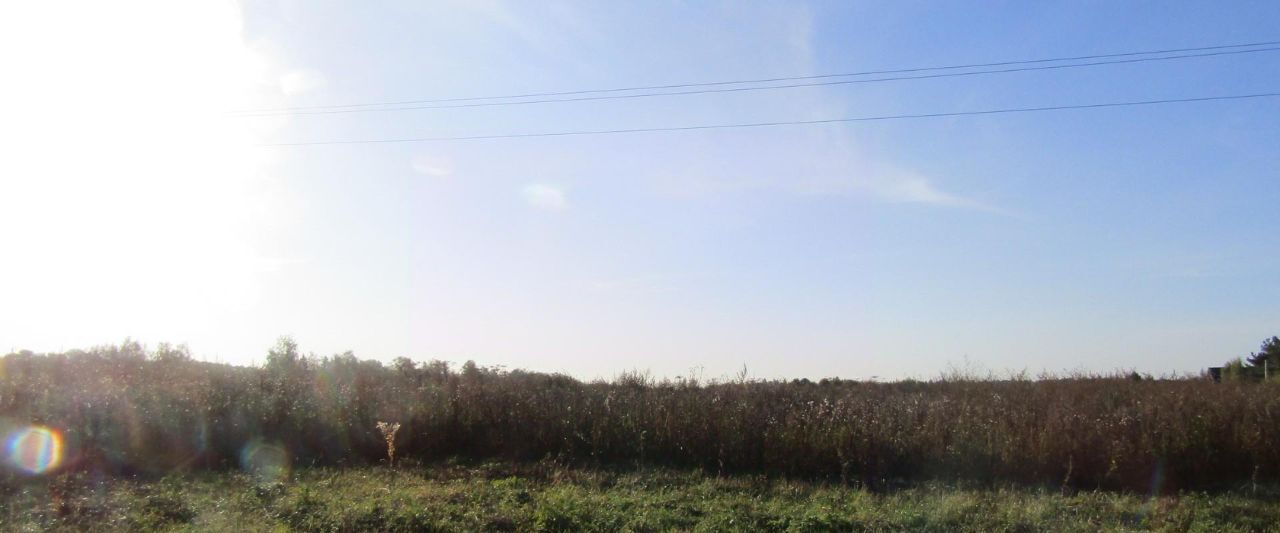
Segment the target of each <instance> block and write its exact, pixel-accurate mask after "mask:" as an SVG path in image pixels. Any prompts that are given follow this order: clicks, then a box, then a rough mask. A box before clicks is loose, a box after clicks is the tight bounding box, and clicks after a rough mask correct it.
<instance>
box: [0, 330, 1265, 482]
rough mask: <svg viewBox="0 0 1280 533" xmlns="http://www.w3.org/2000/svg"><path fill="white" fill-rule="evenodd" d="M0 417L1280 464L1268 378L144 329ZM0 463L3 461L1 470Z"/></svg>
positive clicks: (1066, 464) (240, 465) (539, 441)
mask: <svg viewBox="0 0 1280 533" xmlns="http://www.w3.org/2000/svg"><path fill="white" fill-rule="evenodd" d="M2 375H3V380H2V381H0V414H3V416H4V417H5V420H4V422H3V424H4V425H5V426H6V428H7V429H6V428H0V429H4V430H5V431H6V432H9V431H12V430H13V429H14V428H23V427H31V426H32V425H39V426H44V427H48V428H52V430H55V431H56V432H59V433H60V434H61V435H62V436H63V437H64V438H65V446H64V447H63V450H62V453H63V455H65V459H64V460H63V461H61V463H60V464H59V465H58V469H59V470H61V471H64V472H87V473H104V474H111V475H117V474H167V473H171V472H175V471H179V470H206V469H213V470H231V469H245V470H248V471H250V472H253V473H255V474H257V475H259V476H262V477H265V478H270V477H273V476H274V477H280V476H283V475H285V474H287V472H288V468H289V467H290V466H293V467H299V466H359V465H368V464H375V463H378V462H380V461H384V460H385V457H386V444H385V442H384V441H383V439H382V436H381V435H380V434H379V432H378V431H377V429H376V423H377V422H378V421H383V420H385V421H393V422H399V423H400V424H401V425H402V428H401V429H400V431H399V433H398V435H397V437H396V457H397V459H407V460H410V461H413V460H418V461H430V460H438V459H440V458H445V457H454V456H457V457H463V458H472V459H476V458H493V459H499V460H504V461H505V460H513V461H538V460H552V461H555V462H556V463H558V464H564V465H578V466H609V465H614V466H617V465H627V466H637V465H651V466H673V467H691V468H699V469H702V470H703V471H706V472H709V473H714V474H719V473H725V474H728V473H733V474H746V475H753V474H767V475H770V476H772V477H779V476H781V477H788V478H792V479H806V480H809V481H834V482H845V483H847V484H850V485H856V486H860V487H864V488H868V489H871V490H881V489H887V488H893V487H895V486H897V485H898V484H901V483H904V482H917V481H922V480H947V481H964V482H970V483H979V484H997V483H1001V482H1019V483H1031V484H1038V485H1047V486H1050V487H1054V488H1055V490H1056V488H1059V487H1066V488H1085V489H1094V488H1117V489H1133V490H1140V491H1143V492H1148V491H1170V490H1176V489H1188V488H1215V489H1217V488H1232V487H1234V488H1239V487H1243V486H1250V485H1251V484H1254V483H1257V482H1259V481H1265V480H1268V479H1276V478H1277V476H1278V475H1280V385H1277V384H1274V383H1214V382H1213V381H1211V380H1207V379H1179V380H1150V379H1128V378H1123V377H1078V378H1071V379H1045V380H1030V379H1006V380H972V379H939V380H937V381H931V382H897V383H867V382H853V381H841V380H823V381H821V382H816V383H815V382H809V381H803V380H802V381H756V380H745V379H742V380H732V381H727V382H710V383H702V382H699V381H698V380H695V379H688V378H686V379H675V380H664V381H655V380H651V379H647V378H645V377H643V376H638V375H623V376H621V377H619V378H617V379H615V380H613V381H611V382H591V383H584V382H580V381H577V380H574V379H572V378H569V377H565V376H560V375H545V374H537V373H529V372H523V371H505V370H500V369H489V368H482V367H478V366H476V365H474V364H471V363H468V364H466V365H464V366H462V367H461V368H460V369H453V368H450V367H449V366H448V365H446V364H444V363H440V362H431V363H426V364H415V363H414V362H411V361H408V360H404V359H401V360H397V361H396V362H395V363H394V364H391V365H384V364H380V363H378V362H375V361H360V360H358V359H356V358H355V357H354V356H352V355H350V354H343V355H338V356H333V357H323V358H315V357H304V356H302V355H301V354H300V353H299V352H298V349H297V347H296V345H294V344H293V343H292V342H291V341H289V340H287V339H286V340H282V341H281V343H280V344H279V345H278V346H276V347H275V348H274V349H272V350H271V352H270V354H269V355H268V357H267V361H266V363H265V364H264V365H262V366H261V367H238V366H230V365H222V364H213V363H207V362H200V361H195V360H192V359H191V358H190V357H189V355H188V354H187V353H186V352H185V351H184V350H181V349H174V348H171V347H168V346H161V347H160V348H158V349H155V350H151V351H146V350H144V349H143V348H142V347H141V346H139V345H137V344H136V343H125V344H123V345H121V346H115V347H105V348H99V349H93V350H88V351H76V352H70V353H65V354H44V355H40V354H32V353H29V352H23V353H15V354H9V355H7V356H5V357H4V359H3V374H2ZM9 470H10V473H9V474H8V475H9V476H13V477H14V479H16V476H19V474H17V473H14V472H13V471H12V470H13V469H9Z"/></svg>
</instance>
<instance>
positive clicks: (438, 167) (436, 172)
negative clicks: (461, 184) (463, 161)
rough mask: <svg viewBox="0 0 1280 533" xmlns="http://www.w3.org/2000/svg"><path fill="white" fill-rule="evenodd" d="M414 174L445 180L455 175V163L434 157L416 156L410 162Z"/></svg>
mask: <svg viewBox="0 0 1280 533" xmlns="http://www.w3.org/2000/svg"><path fill="white" fill-rule="evenodd" d="M409 166H410V167H412V168H413V171H414V172H417V173H419V174H422V175H424V176H431V177H435V178H444V177H448V176H452V175H453V162H452V161H449V159H448V158H444V157H437V156H433V155H426V154H420V155H416V156H414V157H413V159H411V160H410V161H409Z"/></svg>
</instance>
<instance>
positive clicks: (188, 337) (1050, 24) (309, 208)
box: [0, 0, 1280, 378]
mask: <svg viewBox="0 0 1280 533" xmlns="http://www.w3.org/2000/svg"><path fill="white" fill-rule="evenodd" d="M72 4H76V3H72ZM166 4H167V3H166V2H151V3H148V2H124V3H121V4H119V5H116V4H112V5H111V6H106V7H104V6H99V5H94V3H91V2H86V3H80V4H76V5H73V6H70V7H72V8H75V9H77V10H79V12H82V13H83V14H84V15H85V16H84V17H80V18H81V20H80V21H79V22H76V21H68V20H67V19H66V17H65V15H64V13H66V12H67V11H66V10H67V9H68V8H69V7H68V6H63V5H60V4H58V3H52V2H51V3H47V5H46V3H40V5H34V3H33V4H24V5H15V6H12V7H6V8H3V9H4V10H7V11H10V13H9V14H8V15H9V16H0V20H5V21H6V22H0V30H3V31H0V34H3V35H7V37H0V39H6V40H7V41H5V42H0V44H3V45H5V46H4V47H3V48H5V49H6V51H5V52H0V53H3V54H11V55H13V57H7V58H6V59H7V60H10V63H12V64H15V65H16V67H15V69H16V71H17V72H18V73H23V74H25V75H24V76H22V77H21V78H20V79H21V80H22V81H20V82H19V83H17V84H16V85H15V86H14V87H11V88H10V89H9V90H10V91H13V94H12V95H11V96H10V97H9V98H6V99H5V101H6V103H5V104H3V105H5V106H6V108H5V109H4V111H5V112H6V113H7V114H8V115H9V116H11V117H16V119H15V120H13V121H10V122H9V124H10V126H8V127H6V126H0V134H3V140H4V142H5V144H6V145H8V146H11V147H13V146H16V147H18V150H15V154H17V155H15V156H14V157H10V158H7V159H6V162H3V163H0V195H2V196H3V197H4V198H5V200H4V201H5V203H6V205H7V209H6V212H5V214H3V215H0V222H3V223H4V224H3V229H0V245H3V247H4V249H5V250H6V254H5V255H6V257H11V258H21V259H18V260H16V261H15V260H8V261H5V263H6V265H5V266H3V267H0V268H2V269H3V270H0V291H2V292H3V293H5V294H8V298H6V300H7V301H8V302H9V303H7V304H6V306H5V307H6V309H5V310H3V311H0V349H5V348H32V349H37V350H55V349H65V348H72V347H81V346H86V345H91V344H98V343H106V342H116V341H119V340H120V339H122V338H124V337H125V336H131V337H133V338H136V339H140V340H142V341H144V342H147V343H151V344H154V343H157V342H160V341H171V342H187V343H189V344H190V346H191V348H192V350H193V351H194V352H195V353H196V354H197V355H201V356H204V357H208V358H210V359H217V360H222V361H231V362H253V361H256V360H261V358H262V357H263V354H264V353H265V351H266V348H267V347H268V346H269V345H270V344H271V343H272V342H273V341H274V339H275V338H276V337H277V336H280V335H285V334H287V335H292V336H294V337H295V338H296V339H297V340H298V341H299V343H300V344H301V345H302V347H303V349H304V350H309V351H314V352H316V353H318V354H329V353H335V352H340V351H344V350H348V349H350V350H354V351H355V352H356V354H357V355H359V356H362V357H371V358H379V359H383V360H389V359H390V358H392V357H396V356H401V355H404V356H410V357H413V358H417V359H430V358H439V359H445V360H452V361H462V360H466V359H475V360H476V361H477V362H480V363H482V364H493V365H506V366H508V367H520V368H529V369H534V370H544V371H562V372H567V373H570V374H573V375H577V376H581V377H587V378H590V377H608V376H612V375H614V374H616V373H618V372H620V371H624V370H630V369H640V370H649V371H651V372H652V373H654V374H655V375H659V376H663V375H665V376H671V375H679V374H686V373H688V372H690V371H696V372H701V373H703V374H704V375H706V376H709V377H710V376H720V375H728V374H733V373H736V372H737V371H739V370H740V369H741V368H742V367H743V366H745V367H746V368H747V370H748V373H749V374H751V375H753V376H757V377H802V376H805V377H823V376H835V375H839V376H844V377H862V378H866V377H870V376H880V377H882V378H900V377H908V376H914V377H932V376H935V375H937V374H938V373H939V372H941V371H942V370H944V369H945V368H947V366H948V365H951V366H965V365H969V366H974V367H980V368H985V369H992V370H1004V369H1019V370H1021V369H1027V370H1029V371H1031V372H1032V373H1035V372H1038V371H1041V370H1051V371H1062V370H1074V369H1084V370H1092V371H1101V372H1106V371H1111V370H1115V369H1130V368H1134V369H1138V370H1140V371H1148V372H1153V373H1168V372H1188V371H1198V370H1199V369H1201V368H1203V367H1204V366H1209V365H1213V364H1218V363H1221V362H1222V361H1224V360H1225V359H1227V358H1228V357H1233V356H1237V355H1244V354H1247V352H1248V351H1250V350H1255V349H1256V348H1257V345H1258V343H1259V342H1260V341H1261V340H1262V339H1263V338H1264V337H1268V336H1270V335H1275V334H1280V284H1277V282H1276V280H1277V279H1280V252H1278V251H1277V250H1280V231H1278V230H1280V220H1278V219H1280V210H1277V208H1276V200H1275V199H1276V198H1280V150H1277V149H1276V147H1277V146H1280V142H1278V141H1280V99H1259V100H1249V101H1234V102H1212V103H1199V104H1178V105H1168V106H1152V107H1141V108H1120V109H1104V110H1084V111H1062V112H1051V113H1034V114H1018V115H999V116H981V117H952V118H944V119H928V120H925V119H921V120H903V121H889V122H873V123H853V124H838V125H825V126H785V127H776V128H760V129H746V130H714V131H700V132H681V133H646V134H629V135H615V136H595V137H550V138H533V139H506V140H486V141H467V142H458V141H455V142H429V143H407V144H360V145H339V146H309V147H262V146H257V145H259V144H262V143H273V142H295V141H327V140H349V139H385V138H398V137H436V136H466V135H483V134H494V133H525V132H542V131H567V130H577V129H610V128H643V127H663V126H680V125H697V124H720V123H740V122H765V121H787V120H811V119H823V118H831V117H845V116H864V115H882V114H899V113H927V112H945V111H964V110H980V109H994V108H1004V107H1022V106H1040V105H1062V104H1087V103H1096V102H1111V101H1127V100H1149V99H1162V98H1182V97H1197V96H1214V95H1223V94H1246V93H1263V92H1276V91H1278V90H1280V52H1265V53H1254V54H1242V55H1235V56H1222V57H1216V58H1198V59H1187V60H1181V61H1169V62H1153V63H1144V64H1133V65H1111V66H1100V67H1095V68H1087V69H1064V70H1057V71H1043V72H1025V73H1010V74H997V75H990V76H973V77H964V78H947V79H937V80H916V81H900V82H889V83H877V84H861V85H847V86H830V87H816V88H803V89H790V90H778V91H758V92H745V93H729V94H709V95H692V96H681V97H668V98H646V99H630V100H613V101H593V102H576V103H559V104H545V105H524V106H505V107H486V108H468V109H435V110H412V111H396V112H373V113H352V114H338V115H317V116H285V117H265V118H262V117H259V118H233V117H228V116H226V115H225V114H224V113H223V111H225V110H227V109H265V108H278V107H286V106H308V105H330V104H347V103H362V102H380V101H396V100H411V99H423V98H449V97H466V96H477V95H494V94H512V93H525V92H540V91H561V90H575V89H584V88H607V87H619V86H634V85H650V84H664V83H682V82H701V81H718V80H730V79H743V78H759V77H775V76H776V77H785V76H806V75H814V74H826V73H836V72H850V71H859V70H868V69H883V68H903V67H917V66H933V65H947V64H957V63H973V62H988V61H1004V60H1020V59H1036V58H1043V57H1058V56H1076V55H1088V54H1105V53H1114V52H1128V51H1140V50H1155V49H1164V48H1181V47H1195V46H1211V45H1218V44H1234V43H1246V42H1256V41H1269V40H1277V39H1280V34H1277V33H1276V28H1277V27H1280V5H1277V4H1276V3H1274V2H1253V3H1249V2H1235V3H1225V4H1224V3H1222V2H1204V3H1190V2H1187V3H1156V2H1150V3H1138V2H1131V3H1118V2H1064V3H1060V4H1048V3H1041V2H1035V3H1030V2H1008V3H995V2H993V3H984V4H982V5H980V6H979V5H977V4H971V3H941V2H883V3H864V2H856V3H855V2H815V3H808V2H774V3H771V2H639V3H623V2H593V3H586V2H583V3H573V2H496V1H479V2H463V1H456V2H452V1H450V2H381V3H377V4H376V5H374V4H369V3H355V2H351V3H342V2H302V1H265V0H264V1H249V2H245V3H242V4H230V3H208V4H207V5H200V6H199V7H191V6H173V5H166ZM85 21H89V22H85ZM9 41H11V42H9ZM14 50H27V51H30V53H22V54H20V55H19V54H17V53H16V52H15V51H14Z"/></svg>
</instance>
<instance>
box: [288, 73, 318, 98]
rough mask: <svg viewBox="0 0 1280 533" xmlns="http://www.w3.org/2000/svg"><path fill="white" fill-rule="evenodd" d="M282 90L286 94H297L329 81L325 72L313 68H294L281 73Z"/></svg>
mask: <svg viewBox="0 0 1280 533" xmlns="http://www.w3.org/2000/svg"><path fill="white" fill-rule="evenodd" d="M279 83H280V92H281V93H284V95H285V96H296V95H299V94H305V93H309V92H312V91H316V90H319V89H323V88H324V86H325V85H326V83H327V80H325V77H324V74H321V73H320V72H319V71H316V70H312V69H293V70H290V71H288V72H285V73H284V74H281V75H280V80H279Z"/></svg>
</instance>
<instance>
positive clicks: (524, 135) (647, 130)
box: [260, 92, 1280, 146]
mask: <svg viewBox="0 0 1280 533" xmlns="http://www.w3.org/2000/svg"><path fill="white" fill-rule="evenodd" d="M1274 97H1280V92H1275V93H1258V94H1236V95H1224V96H1201V97H1195V98H1170V99H1163V100H1139V101H1130V102H1106V103H1098V104H1076V105H1057V106H1041V107H1013V108H1004V109H986V110H980V111H951V112H943V113H919V114H904V115H878V116H865V117H847V118H829V119H819V120H789V121H777V122H748V123H739V124H709V125H698V126H671V127H657V128H629V129H610V130H576V131H557V132H535V133H507V134H498V135H468V136H458V137H419V138H404V139H362V140H349V141H310V142H292V143H267V144H262V145H260V146H321V145H335V144H387V143H412V142H439V141H478V140H485V139H523V138H530V137H570V136H586V135H617V134H625V133H658V132H678V131H694V130H721V129H737V128H762V127H773V126H801V125H815V124H837V123H847V122H872V121H882V120H902V119H917V118H943V117H961V116H973V115H999V114H1008V113H1032V112H1041V111H1064V110H1069V109H1098V108H1109V107H1129V106H1146V105H1161V104H1179V103H1190V102H1212V101H1223V100H1245V99H1253V98H1274Z"/></svg>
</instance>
